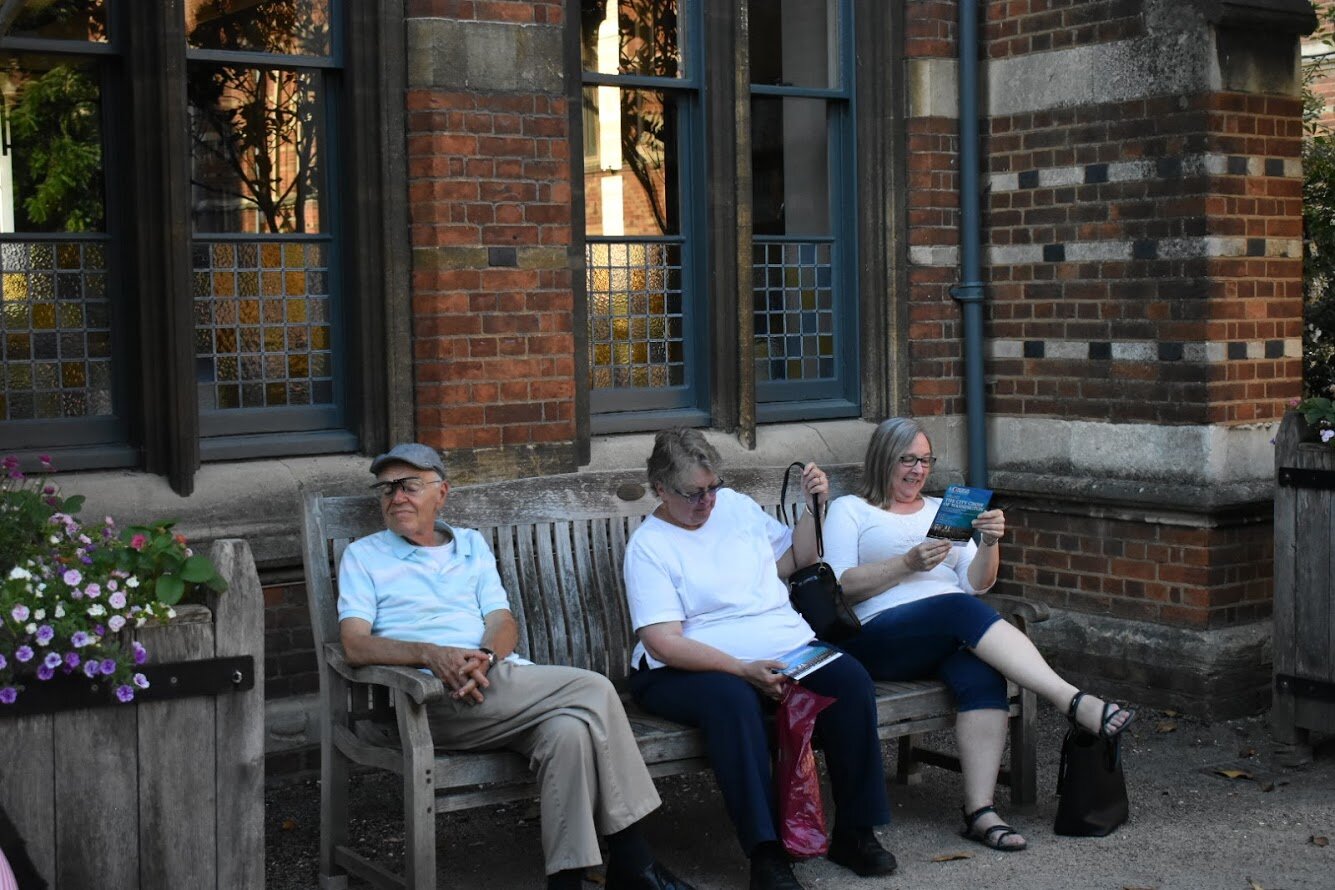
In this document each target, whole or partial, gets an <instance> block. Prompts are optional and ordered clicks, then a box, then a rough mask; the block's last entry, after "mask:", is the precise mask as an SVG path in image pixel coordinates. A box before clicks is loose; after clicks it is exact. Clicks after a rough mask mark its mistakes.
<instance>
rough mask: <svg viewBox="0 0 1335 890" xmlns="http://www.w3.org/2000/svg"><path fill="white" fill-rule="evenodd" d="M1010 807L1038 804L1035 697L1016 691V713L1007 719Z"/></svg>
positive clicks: (1023, 691) (1026, 692)
mask: <svg viewBox="0 0 1335 890" xmlns="http://www.w3.org/2000/svg"><path fill="white" fill-rule="evenodd" d="M1010 729H1011V769H1010V773H1011V775H1010V780H1011V803H1012V804H1014V805H1015V806H1028V805H1029V804H1032V803H1035V802H1037V801H1038V770H1037V764H1036V763H1035V760H1036V759H1037V749H1038V696H1036V695H1035V694H1034V693H1032V692H1030V691H1029V690H1028V689H1021V690H1020V713H1018V714H1016V715H1015V716H1014V717H1012V718H1011V727H1010Z"/></svg>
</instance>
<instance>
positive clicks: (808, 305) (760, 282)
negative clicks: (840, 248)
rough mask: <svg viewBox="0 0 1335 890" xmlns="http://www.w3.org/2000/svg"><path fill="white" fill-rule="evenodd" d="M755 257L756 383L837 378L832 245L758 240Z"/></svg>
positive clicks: (823, 242) (753, 269)
mask: <svg viewBox="0 0 1335 890" xmlns="http://www.w3.org/2000/svg"><path fill="white" fill-rule="evenodd" d="M752 256H753V263H754V264H753V266H752V275H751V280H752V283H753V287H752V299H753V301H754V302H753V306H754V310H755V315H754V322H753V323H754V325H755V350H756V357H755V371H756V379H757V380H807V381H810V380H830V379H833V378H834V369H835V362H834V357H835V337H834V336H833V334H832V333H831V332H832V331H833V330H834V313H835V299H834V286H833V281H834V275H833V266H834V263H833V245H832V243H831V242H829V241H765V240H764V239H760V238H757V239H756V240H755V245H754V248H753V251H752ZM817 332H821V335H820V336H817Z"/></svg>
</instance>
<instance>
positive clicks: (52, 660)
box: [42, 652, 60, 671]
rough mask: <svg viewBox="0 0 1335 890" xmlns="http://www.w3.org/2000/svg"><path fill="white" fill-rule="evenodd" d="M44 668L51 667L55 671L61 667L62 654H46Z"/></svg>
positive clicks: (43, 660) (43, 661) (43, 662)
mask: <svg viewBox="0 0 1335 890" xmlns="http://www.w3.org/2000/svg"><path fill="white" fill-rule="evenodd" d="M42 666H43V667H49V668H50V669H51V670H53V671H54V670H55V669H56V668H58V667H60V653H59V652H48V653H46V658H43V659H42Z"/></svg>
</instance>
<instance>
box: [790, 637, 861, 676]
mask: <svg viewBox="0 0 1335 890" xmlns="http://www.w3.org/2000/svg"><path fill="white" fill-rule="evenodd" d="M843 654H844V653H842V652H840V651H839V650H838V649H833V648H831V647H829V646H826V645H825V644H823V643H808V644H806V645H805V646H799V647H798V648H796V649H794V650H793V651H792V652H789V653H788V654H787V655H780V656H779V657H778V658H777V659H776V661H782V662H783V663H784V664H785V665H786V667H785V668H784V669H783V670H782V671H780V673H781V674H783V675H784V676H785V677H787V678H788V679H790V680H800V679H802V678H803V677H805V676H806V675H807V674H810V673H812V672H813V671H817V670H820V669H821V668H823V667H825V665H827V664H829V663H830V662H832V661H834V660H835V659H836V658H838V657H839V656H840V655H843Z"/></svg>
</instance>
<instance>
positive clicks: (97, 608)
mask: <svg viewBox="0 0 1335 890" xmlns="http://www.w3.org/2000/svg"><path fill="white" fill-rule="evenodd" d="M88 614H89V616H91V617H93V618H100V617H102V616H103V615H105V614H107V607H106V606H104V605H102V604H101V603H93V604H92V605H91V606H89V607H88Z"/></svg>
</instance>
